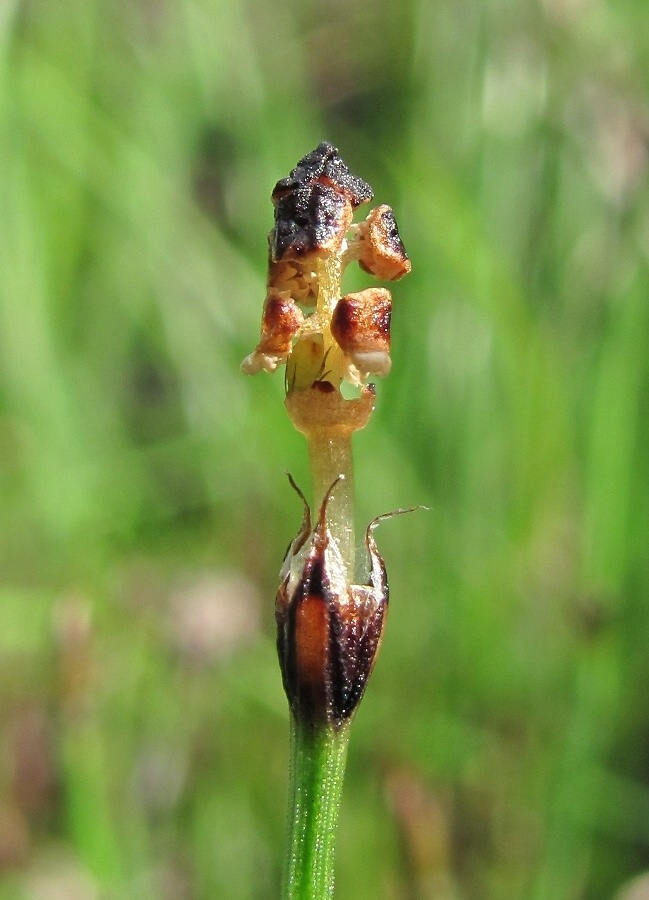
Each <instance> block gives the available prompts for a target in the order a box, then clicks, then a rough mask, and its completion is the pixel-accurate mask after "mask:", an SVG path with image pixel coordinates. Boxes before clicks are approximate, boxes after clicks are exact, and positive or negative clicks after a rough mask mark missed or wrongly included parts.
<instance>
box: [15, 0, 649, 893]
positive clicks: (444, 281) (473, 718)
mask: <svg viewBox="0 0 649 900" xmlns="http://www.w3.org/2000/svg"><path fill="white" fill-rule="evenodd" d="M0 46H1V51H0V59H1V62H0V128H1V132H0V133H1V139H0V140H1V143H0V459H1V468H0V492H1V506H0V528H1V540H0V569H1V578H0V898H2V900H55V898H56V900H59V898H60V900H128V898H133V900H154V898H155V900H207V898H210V900H211V898H226V900H244V898H245V900H248V898H250V900H252V898H254V900H265V898H269V900H271V898H274V897H276V896H277V892H278V888H277V885H278V881H279V872H280V868H281V855H282V846H283V836H284V815H285V802H286V797H285V794H286V782H287V775H286V765H287V758H288V746H287V738H288V714H287V708H286V701H285V698H284V696H283V694H282V690H281V685H280V678H279V672H278V669H277V664H276V659H275V650H274V617H273V602H274V593H275V588H276V583H277V572H278V569H279V566H280V563H281V560H282V556H283V553H284V550H285V548H286V545H287V543H288V541H289V540H290V539H291V538H292V537H293V535H294V533H295V532H296V530H297V527H298V525H299V521H300V517H301V509H300V503H299V500H298V498H296V497H295V495H294V494H293V493H292V492H291V490H290V488H289V486H288V483H287V481H286V478H285V475H284V472H285V471H286V470H290V471H291V472H292V473H293V475H294V476H295V478H296V480H297V481H298V483H300V484H302V485H305V487H306V486H308V484H309V476H308V470H307V464H306V453H305V448H304V446H303V441H302V438H301V437H300V436H299V435H297V434H296V433H294V432H293V430H292V428H291V426H290V423H289V421H288V418H287V417H286V415H285V413H284V410H283V407H282V396H283V379H282V375H281V374H279V375H277V376H275V377H268V376H265V375H260V376H258V377H256V378H254V379H251V378H245V377H244V376H242V375H241V374H240V372H239V362H240V360H241V359H242V358H243V356H244V355H245V354H247V353H248V352H249V351H250V350H251V349H252V348H253V347H254V345H255V344H256V342H257V338H258V328H259V317H260V313H261V306H262V301H263V296H264V283H265V265H266V234H267V232H268V230H269V228H270V226H271V223H272V208H271V204H270V200H269V195H270V191H271V189H272V187H273V185H274V183H275V181H276V180H277V179H278V178H280V177H283V176H284V175H286V174H287V173H288V171H289V169H290V168H292V167H293V166H294V165H295V163H296V162H297V160H298V158H299V157H300V156H302V155H303V154H304V153H306V152H307V151H309V150H311V149H312V148H313V147H314V146H315V145H316V144H317V143H318V142H319V141H320V140H323V139H326V140H330V141H332V142H333V143H335V144H336V145H337V146H338V147H339V148H340V150H341V153H342V155H343V156H344V158H345V160H346V161H347V162H348V164H349V165H350V167H351V168H352V169H353V170H354V171H355V172H357V173H358V174H359V175H361V176H362V177H364V178H366V179H367V180H369V181H370V183H371V184H372V185H373V187H374V190H375V201H376V202H377V203H389V204H390V205H392V206H393V207H394V209H395V211H396V213H397V217H398V220H399V224H400V227H401V232H402V235H403V239H404V242H405V244H406V246H407V248H408V250H409V252H410V255H411V258H412V261H413V273H412V275H411V276H409V277H408V278H407V279H405V280H404V281H403V282H402V283H399V284H398V285H395V287H394V315H393V353H392V355H393V362H394V366H393V373H392V375H391V376H390V378H389V379H388V380H387V381H385V382H382V383H380V384H379V385H378V394H377V410H376V413H375V415H374V418H373V420H372V422H371V423H370V426H369V427H368V428H367V429H366V431H365V432H363V433H361V434H359V435H358V437H357V439H356V469H357V482H356V488H357V497H358V525H359V528H360V527H362V526H364V524H365V523H366V522H367V521H368V520H369V519H370V518H371V517H373V516H374V515H376V514H378V513H381V512H384V511H386V510H390V509H394V508H396V507H399V506H409V505H413V504H417V503H425V504H427V505H428V506H430V508H431V509H430V512H421V513H417V514H416V515H412V516H408V517H403V518H400V519H398V520H394V521H392V522H389V523H387V524H385V525H384V526H383V527H382V528H381V529H380V531H379V533H378V541H379V545H380V547H381V550H382V552H383V554H384V556H385V558H386V562H387V565H388V570H389V572H390V583H391V601H392V602H391V613H390V621H389V624H388V628H387V632H386V639H385V641H384V645H383V649H382V652H381V657H380V659H379V663H378V665H377V669H376V672H375V674H374V677H373V680H372V683H371V685H370V689H369V691H368V694H367V696H366V699H365V701H364V703H363V705H362V707H361V709H360V712H359V714H358V717H357V720H356V723H355V727H354V732H353V734H352V743H351V749H350V758H349V769H348V779H347V782H346V787H345V795H344V803H343V810H342V821H341V834H340V841H339V850H338V866H337V886H338V888H337V894H336V896H337V897H339V898H340V900H344V898H348V900H352V898H353V900H364V898H381V900H383V898H385V900H480V898H494V900H521V898H523V900H527V898H530V900H568V898H589V900H596V898H609V897H612V896H614V895H615V896H620V897H621V896H622V894H619V893H618V892H619V891H621V890H623V888H622V886H623V885H624V884H625V883H627V882H628V881H629V880H630V879H632V878H634V877H635V876H637V875H639V874H640V873H642V872H643V871H645V870H646V869H649V703H648V700H647V697H648V694H649V688H648V683H649V653H648V652H647V648H648V647H649V606H648V603H647V597H648V595H649V552H648V546H647V543H648V542H647V532H648V530H649V456H648V453H647V444H648V442H649V421H648V417H647V415H646V410H647V406H648V403H649V352H648V345H649V304H648V302H647V300H648V293H649V277H648V266H649V202H648V201H649V187H648V179H647V162H648V155H647V154H648V146H649V93H648V86H649V4H646V3H645V2H644V0H635V2H633V0H626V2H624V0H620V2H613V0H608V2H607V0H544V2H539V3H534V2H530V3H517V2H514V0H492V2H485V3H482V4H480V3H469V2H464V0H459V2H458V0H454V2H451V0H442V2H435V3H427V2H425V0H401V2H399V3H397V2H395V0H372V2H369V0H357V2H355V3H343V2H340V0H330V2H326V3H323V2H321V3H318V2H317V0H288V2H285V3H274V4H270V3H266V2H262V0H232V2H229V3H226V2H224V0H136V2H125V0H4V2H3V3H2V6H1V8H0ZM349 275H350V277H349V279H348V281H347V282H346V287H347V286H348V288H349V289H352V288H354V287H357V286H361V285H363V286H365V285H366V284H367V283H368V282H367V279H366V278H364V277H360V275H358V274H356V273H351V272H350V273H349ZM624 896H625V897H630V896H631V895H630V894H624ZM633 896H634V898H635V897H636V895H635V894H634V895H633ZM637 896H638V897H640V896H642V897H645V898H646V897H647V896H649V893H644V894H638V895H637Z"/></svg>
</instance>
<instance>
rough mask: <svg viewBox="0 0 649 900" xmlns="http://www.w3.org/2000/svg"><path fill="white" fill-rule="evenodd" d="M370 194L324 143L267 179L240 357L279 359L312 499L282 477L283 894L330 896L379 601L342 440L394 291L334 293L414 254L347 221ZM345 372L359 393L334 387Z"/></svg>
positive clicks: (381, 371) (362, 411)
mask: <svg viewBox="0 0 649 900" xmlns="http://www.w3.org/2000/svg"><path fill="white" fill-rule="evenodd" d="M371 199H372V189H371V188H370V186H369V185H368V184H367V183H366V182H365V181H363V180H362V179H360V178H358V177H356V176H355V175H353V174H352V173H351V172H350V171H349V169H348V167H347V166H346V165H345V163H344V162H343V160H342V159H341V157H340V155H339V153H338V150H337V149H336V148H335V147H333V146H332V145H331V144H328V143H324V142H323V143H321V144H319V146H318V147H316V149H315V150H314V151H312V152H311V153H309V154H307V155H306V156H304V157H303V158H302V159H301V160H300V161H299V162H298V164H297V166H296V167H295V169H293V171H292V172H291V173H290V175H289V176H288V177H287V178H284V179H282V180H280V181H278V182H277V184H276V185H275V189H274V190H273V194H272V201H273V204H274V207H275V225H274V228H273V229H272V231H271V232H270V235H269V264H268V283H267V293H266V299H265V302H264V308H263V314H262V323H261V338H260V341H259V344H258V345H257V347H256V349H255V350H254V351H253V352H252V353H251V354H250V355H249V356H247V357H246V359H245V360H244V361H243V363H242V369H243V371H244V372H245V373H247V374H254V373H256V372H259V371H261V370H265V371H267V372H273V371H275V370H276V369H277V368H278V367H279V366H280V365H282V364H286V401H285V405H286V409H287V412H288V414H289V417H290V419H291V421H292V422H293V424H294V426H295V427H296V428H297V429H298V431H300V432H301V433H302V434H304V436H305V437H306V441H307V445H308V451H309V461H310V467H311V474H312V480H313V489H314V495H315V506H314V509H315V510H316V514H315V515H313V516H312V513H311V509H310V508H309V505H308V503H307V501H306V499H305V497H304V494H303V493H302V491H301V490H300V489H299V488H298V487H297V485H296V484H295V482H294V481H293V479H292V478H291V476H289V480H290V482H291V485H292V486H293V488H294V489H295V490H296V491H297V493H298V494H299V496H300V498H301V500H302V504H303V507H304V513H303V519H302V526H301V528H300V530H299V532H298V534H297V536H296V538H295V539H294V540H293V541H292V543H291V544H290V546H289V548H288V551H287V553H286V557H285V559H284V563H283V565H282V569H281V572H280V584H279V589H278V593H277V601H276V619H277V649H278V654H279V662H280V668H281V672H282V680H283V683H284V689H285V691H286V695H287V697H288V702H289V706H290V717H291V771H290V785H289V812H288V847H287V855H286V863H285V869H284V877H283V886H282V897H283V898H284V900H321V898H326V897H331V896H333V886H334V865H333V863H334V844H335V831H336V825H337V820H338V812H339V808H340V798H341V793H342V783H343V776H344V768H345V759H346V754H347V745H348V741H349V728H350V723H351V720H352V718H353V716H354V713H355V711H356V709H357V708H358V704H359V703H360V700H361V698H362V696H363V693H364V691H365V687H366V684H367V681H368V678H369V676H370V674H371V672H372V668H373V666H374V661H375V659H376V655H377V652H378V649H379V645H380V642H381V635H382V632H383V625H384V622H385V617H386V612H387V605H388V581H387V575H386V570H385V564H384V562H383V560H382V558H381V556H380V555H379V552H378V550H377V547H376V543H375V540H374V537H373V532H374V529H375V528H376V526H377V525H378V523H379V522H380V521H381V520H382V519H383V518H386V516H378V517H377V518H376V519H374V520H373V521H372V522H370V524H369V525H368V527H367V529H366V532H365V547H366V551H367V556H368V561H369V574H367V575H366V576H365V577H363V578H361V579H360V580H358V579H357V577H356V562H355V538H354V508H353V469H352V448H351V439H352V435H353V433H354V432H355V431H358V430H360V429H361V428H364V427H365V425H366V424H367V422H368V421H369V418H370V415H371V413H372V410H373V408H374V400H375V391H374V386H373V385H372V384H370V383H368V378H369V377H370V376H371V375H378V376H385V375H387V374H388V372H389V371H390V366H391V360H390V316H391V308H392V298H391V295H390V292H389V291H388V290H386V289H385V288H367V289H366V290H363V291H360V292H358V293H352V294H347V295H346V296H342V297H341V293H342V292H341V279H342V274H343V271H344V269H345V267H346V266H347V265H348V264H349V263H350V262H351V261H352V260H357V261H358V263H359V264H360V266H361V268H362V269H363V270H364V271H366V272H368V273H369V274H371V275H374V276H375V277H376V278H378V279H380V280H387V281H393V280H396V279H398V278H401V277H402V276H403V275H406V274H407V273H408V272H409V271H410V260H409V259H408V256H407V254H406V251H405V248H404V246H403V244H402V242H401V238H400V236H399V230H398V228H397V224H396V221H395V218H394V214H393V212H392V210H391V209H390V207H389V206H378V207H376V208H375V209H372V210H371V211H370V213H369V214H368V216H367V217H366V219H365V220H364V221H362V222H359V223H356V224H355V223H354V222H353V216H354V210H355V209H356V207H358V206H360V205H361V204H362V203H365V202H368V201H370V200H371ZM345 382H347V383H348V384H351V385H352V386H354V387H355V388H356V393H357V395H358V396H354V397H351V398H347V397H345V396H343V393H342V392H341V387H342V385H343V383H345ZM346 393H349V390H347V389H346ZM397 512H402V510H397ZM393 514H394V513H388V514H387V516H390V515H393ZM357 581H358V583H357Z"/></svg>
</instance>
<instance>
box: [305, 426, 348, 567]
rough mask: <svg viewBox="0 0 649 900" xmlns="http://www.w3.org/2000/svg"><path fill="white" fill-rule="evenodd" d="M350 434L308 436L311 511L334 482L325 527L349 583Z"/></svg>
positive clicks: (321, 432) (334, 431)
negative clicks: (337, 550) (311, 492)
mask: <svg viewBox="0 0 649 900" xmlns="http://www.w3.org/2000/svg"><path fill="white" fill-rule="evenodd" d="M351 438H352V436H351V433H350V432H349V431H348V430H342V429H340V428H327V429H324V428H318V429H317V430H315V431H313V432H311V433H310V434H308V435H307V443H308V448H309V463H310V466H311V478H312V481H313V497H314V509H318V508H319V507H320V504H321V503H322V500H323V499H324V497H325V495H326V494H327V493H328V491H329V490H330V488H331V485H332V484H333V483H334V481H335V480H336V478H338V476H339V475H342V476H343V478H344V480H343V481H341V482H339V483H338V484H337V485H336V489H335V491H334V492H333V494H332V495H331V500H330V501H329V503H328V505H327V526H328V528H329V531H330V532H331V535H332V537H333V538H334V540H335V541H336V543H337V544H338V548H339V550H340V553H341V555H342V558H343V561H344V563H345V566H346V568H347V573H348V575H349V577H350V580H352V579H353V575H354V556H355V536H354V469H353V460H352V442H351Z"/></svg>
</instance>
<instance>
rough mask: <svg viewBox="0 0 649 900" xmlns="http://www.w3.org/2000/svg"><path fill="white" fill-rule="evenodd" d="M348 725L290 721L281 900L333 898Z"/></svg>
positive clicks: (323, 899) (321, 899) (292, 719)
mask: <svg viewBox="0 0 649 900" xmlns="http://www.w3.org/2000/svg"><path fill="white" fill-rule="evenodd" d="M348 743H349V724H347V725H343V727H342V728H340V729H339V730H336V729H335V728H334V727H333V726H332V725H328V724H327V725H319V726H316V727H313V726H311V725H308V724H305V723H304V722H296V721H295V719H294V717H291V770H290V783H289V816H288V829H289V835H288V851H287V856H286V865H285V869H284V881H283V885H282V895H281V896H282V900H325V898H329V897H333V890H334V850H335V843H336V827H337V824H338V813H339V810H340V798H341V796H342V788H343V777H344V773H345V762H346V758H347V745H348Z"/></svg>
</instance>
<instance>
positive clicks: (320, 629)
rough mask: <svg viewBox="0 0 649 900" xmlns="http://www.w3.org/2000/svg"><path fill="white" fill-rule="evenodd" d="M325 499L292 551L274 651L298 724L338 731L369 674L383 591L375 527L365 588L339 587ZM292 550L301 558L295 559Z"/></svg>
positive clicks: (369, 545)
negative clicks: (313, 523)
mask: <svg viewBox="0 0 649 900" xmlns="http://www.w3.org/2000/svg"><path fill="white" fill-rule="evenodd" d="M330 493H331V492H329V494H328V495H327V497H326V498H325V500H324V501H323V504H322V508H321V510H320V515H319V518H318V523H317V525H316V527H315V529H314V530H313V532H311V533H310V534H308V536H307V535H305V529H308V528H309V516H308V515H307V514H305V519H304V522H303V527H302V530H301V532H300V534H299V535H298V537H297V538H296V540H295V541H294V542H293V544H292V545H291V547H290V548H289V551H288V554H287V558H286V561H285V567H284V570H283V573H284V579H283V581H282V583H281V584H280V588H279V591H278V594H277V606H276V618H277V649H278V654H279V661H280V668H281V671H282V680H283V683H284V689H285V691H286V695H287V697H288V701H289V704H290V707H291V711H292V713H293V715H294V716H295V718H296V720H297V721H300V722H305V723H308V724H310V725H318V724H325V723H328V724H331V725H333V726H334V727H335V728H340V727H341V725H343V724H344V722H345V721H346V720H348V719H349V718H350V717H351V715H352V714H353V713H354V711H355V710H356V708H357V706H358V704H359V703H360V700H361V698H362V696H363V693H364V691H365V687H366V684H367V681H368V679H369V676H370V674H371V672H372V668H373V666H374V660H375V658H376V655H377V651H378V648H379V645H380V642H381V635H382V632H383V625H384V622H385V616H386V613H387V606H388V584H387V577H386V571H385V565H384V563H383V560H382V559H381V557H380V555H379V553H378V551H377V549H376V543H375V541H374V538H373V536H372V531H373V530H374V527H375V525H376V524H377V522H378V520H374V521H373V522H371V523H370V525H369V526H368V529H367V532H366V546H367V550H368V554H369V557H370V563H371V572H370V576H369V579H368V583H367V584H362V585H352V584H344V585H343V584H341V582H340V570H339V568H338V563H337V559H336V553H337V551H336V549H335V548H333V547H332V545H331V543H330V542H331V541H332V540H333V539H332V537H331V535H330V534H329V531H328V530H327V527H326V505H327V501H328V499H329V495H330ZM302 499H303V500H304V498H302ZM307 511H308V507H307ZM295 548H300V550H298V552H296V553H294V550H295ZM291 562H294V563H297V564H299V566H300V571H299V573H298V574H297V576H296V573H295V572H293V573H291V570H290V563H291ZM286 563H288V566H287V565H286Z"/></svg>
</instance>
